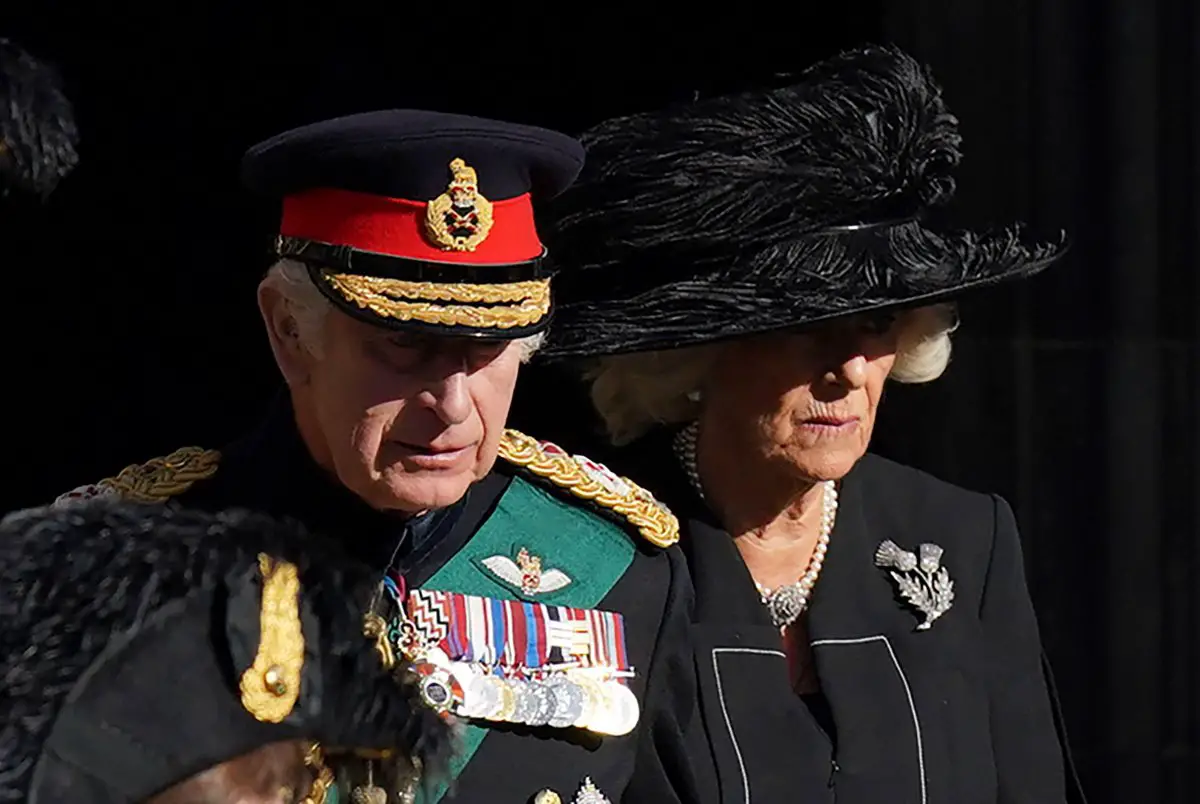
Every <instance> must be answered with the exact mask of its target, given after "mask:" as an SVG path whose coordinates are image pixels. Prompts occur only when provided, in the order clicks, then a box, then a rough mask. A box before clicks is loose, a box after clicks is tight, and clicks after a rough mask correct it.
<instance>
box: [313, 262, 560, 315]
mask: <svg viewBox="0 0 1200 804" xmlns="http://www.w3.org/2000/svg"><path fill="white" fill-rule="evenodd" d="M321 278H322V279H323V280H324V281H325V282H327V283H328V284H329V286H330V287H332V288H333V289H334V290H336V291H337V292H338V293H339V294H340V295H341V296H342V297H343V298H345V299H346V300H348V301H351V302H353V303H354V304H357V305H358V306H359V307H362V308H363V309H364V310H369V311H371V312H372V313H374V314H375V315H377V316H380V317H382V318H394V319H396V320H397V321H420V322H422V323H425V324H442V325H447V326H465V327H495V328H497V329H511V328H513V327H524V326H528V325H530V324H534V323H536V322H538V321H540V320H541V319H542V318H544V317H545V316H546V314H547V313H549V312H550V280H549V279H534V280H529V281H526V282H508V283H505V284H496V285H471V284H465V283H464V284H449V283H441V282H408V281H405V280H402V279H386V278H383V277H376V276H361V275H358V274H337V273H332V272H329V271H322V272H321ZM439 302H451V304H441V303H439ZM454 302H457V304H455V303H454ZM468 305H471V306H468ZM476 305H492V306H476Z"/></svg>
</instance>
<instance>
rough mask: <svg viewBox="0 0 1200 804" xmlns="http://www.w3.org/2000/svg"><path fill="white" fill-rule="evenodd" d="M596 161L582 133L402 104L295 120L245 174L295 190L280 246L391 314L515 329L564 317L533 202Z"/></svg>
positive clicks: (474, 330)
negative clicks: (554, 298) (586, 161)
mask: <svg viewBox="0 0 1200 804" xmlns="http://www.w3.org/2000/svg"><path fill="white" fill-rule="evenodd" d="M582 165H583V149H582V146H581V145H580V144H579V143H578V142H576V141H575V140H573V139H572V138H570V137H568V136H566V135H564V134H559V133H556V132H553V131H548V130H545V129H541V128H535V127H531V126H522V125H515V124H512V123H503V122H499V121H495V120H486V119H481V118H475V117H466V116H462V115H453V114H441V113H435V112H425V111H416V110H391V111H381V112H370V113H365V114H358V115H351V116H349V117H342V118H338V119H335V120H328V121H325V122H321V123H316V124H313V125H308V126H304V127H301V128H298V129H294V130H292V131H288V132H285V133H283V134H280V135H278V136H276V137H273V138H271V139H269V140H267V141H265V142H262V143H260V144H258V145H255V146H254V147H252V148H250V150H249V151H248V152H247V153H246V156H245V158H244V160H243V171H242V173H243V179H244V181H245V183H246V184H247V185H248V187H249V188H250V189H252V190H254V191H257V192H260V193H264V194H269V195H272V196H277V197H282V199H283V217H282V222H281V224H280V228H279V237H278V239H277V241H276V247H277V248H276V250H277V253H278V256H280V257H286V258H292V259H297V260H300V261H302V262H304V263H306V264H307V265H308V268H309V272H310V276H311V277H312V280H313V282H314V283H316V285H317V287H318V288H320V289H321V292H322V293H324V294H325V296H326V297H328V298H329V299H330V300H331V301H332V302H333V303H334V304H336V305H337V306H338V307H339V308H341V309H342V310H344V311H345V312H347V313H348V314H350V315H352V316H354V317H356V318H358V319H360V320H363V321H366V322H368V323H371V324H376V325H379V326H384V327H389V328H395V329H418V330H426V331H432V332H435V333H441V334H453V335H470V336H477V337H492V338H516V337H521V336H524V335H529V334H532V333H535V332H538V331H540V330H542V329H543V328H544V327H545V326H546V325H547V324H548V323H549V320H550V317H551V297H550V271H549V269H548V265H547V263H546V262H545V257H546V249H545V247H544V246H543V245H542V242H541V239H540V238H539V237H538V232H537V228H536V226H535V225H534V215H533V201H534V200H535V199H538V198H550V197H553V196H554V195H557V194H558V193H559V192H561V191H562V190H563V189H564V188H566V187H567V186H568V185H569V184H570V183H571V182H572V181H573V180H574V178H575V176H576V175H577V174H578V172H579V170H580V168H581V167H582Z"/></svg>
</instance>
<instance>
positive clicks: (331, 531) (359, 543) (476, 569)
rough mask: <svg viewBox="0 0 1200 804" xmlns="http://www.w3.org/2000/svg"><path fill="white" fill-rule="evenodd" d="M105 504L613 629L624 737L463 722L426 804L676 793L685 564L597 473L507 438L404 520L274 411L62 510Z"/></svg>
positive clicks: (647, 504) (640, 506) (638, 494)
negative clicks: (275, 527)
mask: <svg viewBox="0 0 1200 804" xmlns="http://www.w3.org/2000/svg"><path fill="white" fill-rule="evenodd" d="M111 493H118V494H122V495H125V496H128V497H133V498H137V499H145V500H162V499H166V498H170V499H172V500H174V501H177V502H178V503H179V504H182V505H185V506H189V507H198V508H203V509H210V510H217V509H224V508H234V507H244V508H251V509H255V510H259V511H263V512H266V513H269V514H272V515H276V516H283V517H292V518H295V519H297V520H299V521H301V522H303V523H304V524H305V525H307V526H308V527H309V528H310V529H312V530H314V531H316V532H320V533H324V534H327V535H329V536H332V537H334V538H336V539H338V540H339V541H340V542H342V543H343V544H344V545H346V546H347V547H348V548H349V549H350V550H351V552H352V553H354V554H355V555H356V556H357V557H359V558H360V559H362V560H363V561H365V562H368V563H369V564H371V565H373V566H377V567H379V569H380V571H381V574H382V572H383V571H384V570H385V569H387V568H388V566H389V565H392V566H393V567H394V568H395V569H396V570H398V572H399V573H400V574H402V575H403V577H404V579H405V581H406V583H407V586H408V588H410V589H412V588H417V587H421V588H426V589H435V590H440V591H451V592H461V593H465V594H470V595H477V596H481V597H486V598H491V599H499V600H526V601H530V602H534V603H539V604H545V605H547V606H564V607H573V608H576V609H595V610H600V611H608V612H617V613H619V614H621V615H623V618H624V631H625V634H624V638H625V646H624V650H625V652H626V653H627V664H628V665H629V666H631V667H632V669H633V671H634V673H635V675H634V677H633V678H632V680H631V681H630V682H629V685H630V688H631V689H632V691H633V692H634V693H635V694H636V696H637V699H638V701H639V703H640V717H639V720H638V725H637V727H636V729H635V730H634V731H633V732H632V733H629V734H626V735H624V736H601V735H598V734H594V733H592V732H589V731H586V730H582V729H576V728H563V729H555V728H551V727H549V726H543V727H536V728H534V727H529V726H522V725H513V724H509V723H499V722H490V721H472V722H471V725H470V726H469V727H468V728H467V731H466V735H465V741H464V745H465V747H466V755H465V756H464V757H463V758H462V761H460V762H459V763H458V765H457V766H456V771H457V774H458V775H457V778H456V780H455V781H454V782H453V784H452V785H451V787H450V789H449V791H448V792H445V794H444V795H443V793H442V791H441V790H438V791H434V792H433V793H432V795H429V796H426V798H427V799H429V800H433V799H437V798H439V797H441V798H442V800H445V801H490V802H514V804H515V803H516V802H525V801H530V800H532V799H533V798H534V797H536V796H537V795H538V794H539V793H540V792H542V791H547V790H548V791H553V792H554V793H555V794H557V795H558V796H559V798H560V799H561V800H562V801H564V802H568V801H571V800H572V798H573V797H575V796H576V795H577V794H578V793H579V792H580V790H581V789H583V788H584V786H585V785H587V783H588V782H590V783H591V787H590V788H588V789H589V790H591V789H594V790H595V791H597V792H598V793H599V794H601V795H603V796H605V797H607V798H608V799H609V800H611V801H619V800H629V799H630V798H631V797H636V793H635V792H634V791H635V790H639V789H648V790H654V791H659V790H664V789H667V790H669V789H671V787H672V785H673V784H674V782H673V781H672V779H671V775H672V773H673V772H674V770H673V768H668V767H666V766H665V764H664V761H663V758H662V757H663V756H664V755H665V754H671V753H678V750H679V749H678V747H676V748H672V749H670V750H668V751H665V752H664V751H661V750H660V747H659V744H660V743H661V742H662V741H663V740H669V739H671V737H670V735H669V734H665V733H662V732H661V730H659V729H658V728H657V726H658V724H660V723H669V724H677V723H678V722H679V721H680V719H681V718H682V719H684V720H687V719H689V716H688V715H687V714H686V712H684V713H678V712H668V711H667V710H668V709H673V708H675V707H679V706H680V705H681V703H680V702H679V701H677V700H676V699H675V698H673V697H672V696H671V694H670V688H671V683H670V676H671V674H672V670H671V667H670V666H669V665H670V664H671V662H672V661H674V659H673V658H672V657H675V656H678V655H681V653H680V651H681V646H682V643H683V640H684V639H685V638H686V628H687V614H686V605H687V602H686V601H687V600H689V599H690V592H689V587H688V580H687V576H686V571H685V569H684V563H683V559H682V554H681V553H680V552H679V550H678V548H677V547H672V546H671V545H672V544H673V543H674V542H675V540H676V538H677V527H678V526H677V522H676V520H675V518H674V517H673V516H672V515H671V514H670V513H669V512H668V511H667V510H666V509H665V508H662V507H661V506H659V505H658V504H657V503H656V502H655V501H654V500H653V498H652V497H650V495H648V494H647V493H646V492H644V491H642V490H641V489H640V488H638V487H637V486H636V485H634V484H632V483H631V482H629V481H627V480H625V479H622V478H618V477H616V476H614V475H612V474H611V473H608V472H607V470H605V469H604V468H603V467H601V466H598V465H596V464H592V463H591V462H589V461H587V460H586V459H582V458H573V457H571V456H568V455H566V453H563V452H561V451H560V450H558V449H557V448H556V447H554V446H553V445H550V444H544V443H538V442H536V441H534V440H532V439H529V438H527V437H525V436H522V435H521V434H519V433H516V432H514V431H508V432H507V433H506V436H505V439H504V444H503V446H502V448H501V460H498V461H497V465H496V467H495V468H494V469H493V471H492V472H491V473H490V474H488V475H487V476H486V477H485V478H483V479H482V480H480V481H479V482H478V483H476V484H474V485H473V486H472V487H471V488H470V490H469V491H468V493H467V494H466V496H465V497H464V498H463V499H462V500H461V501H459V502H458V503H457V504H455V505H453V506H451V507H449V508H446V509H441V510H438V511H434V512H432V513H429V514H426V515H423V516H419V517H408V518H405V517H401V516H397V515H392V514H388V513H381V512H379V511H377V510H374V509H372V508H370V507H368V506H367V505H365V504H364V503H363V502H362V501H361V500H359V499H358V498H357V497H356V496H354V495H352V494H351V493H349V492H348V491H346V490H345V489H344V488H343V487H341V486H340V485H339V484H338V483H337V482H336V481H335V480H333V479H332V478H331V477H329V476H327V475H326V474H325V473H324V472H323V470H321V469H320V468H319V467H318V466H317V465H316V464H315V462H314V461H313V460H312V458H311V457H310V455H309V453H308V451H307V449H306V448H305V446H304V444H303V443H302V441H301V439H300V436H299V434H298V431H297V429H296V426H295V423H294V418H293V413H292V409H291V406H290V404H287V403H286V402H279V403H277V404H276V405H275V407H274V408H273V410H272V411H271V412H270V414H269V415H268V416H267V418H266V420H265V421H264V422H263V424H262V426H261V427H259V428H258V429H257V430H256V431H255V432H253V433H251V434H250V435H249V436H248V437H246V438H243V439H241V440H240V441H237V442H236V443H234V444H232V445H230V446H229V447H228V448H227V449H224V450H221V451H220V452H216V451H211V450H203V449H198V448H185V449H183V450H179V451H177V452H176V453H174V454H172V455H170V456H167V457H166V458H160V459H155V460H153V461H149V462H147V463H145V464H141V465H136V466H131V467H128V468H127V469H125V470H124V471H122V472H121V473H120V474H118V475H116V476H114V477H112V478H109V479H106V480H103V481H101V482H99V483H96V484H92V485H90V486H85V487H81V488H79V489H76V490H74V491H72V492H70V493H68V494H66V495H63V496H62V497H60V498H59V503H60V504H68V503H69V502H70V501H72V500H76V499H80V498H86V497H90V496H94V495H97V494H111ZM522 550H523V551H525V556H526V557H529V556H536V557H537V558H538V559H540V565H541V569H540V575H541V578H543V579H544V578H546V577H548V576H550V575H551V572H552V571H557V572H556V573H555V574H554V575H553V578H554V580H555V582H554V583H550V584H545V586H546V587H547V588H546V590H544V591H534V590H533V589H532V587H527V588H523V587H522V582H521V580H522V579H521V578H519V577H517V576H516V574H515V572H514V571H513V568H514V567H516V566H517V563H518V557H519V555H520V553H521V551H522ZM495 568H499V570H497V569H495ZM564 579H566V582H565V585H564ZM536 581H537V578H535V579H534V582H535V585H536ZM684 708H685V709H686V708H690V706H688V705H686V701H685V702H684Z"/></svg>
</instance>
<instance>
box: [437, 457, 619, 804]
mask: <svg viewBox="0 0 1200 804" xmlns="http://www.w3.org/2000/svg"><path fill="white" fill-rule="evenodd" d="M522 548H524V549H525V550H526V551H527V552H528V553H529V554H530V555H533V556H538V557H540V558H541V561H542V570H543V571H546V570H550V569H558V570H561V571H562V572H564V573H566V574H567V576H568V577H569V578H570V579H571V582H570V583H569V584H567V585H566V586H565V587H563V588H562V589H559V590H557V591H554V592H549V593H546V594H539V595H535V596H533V597H525V596H524V595H522V594H521V591H520V589H519V588H517V587H514V586H512V585H510V584H508V583H506V582H504V581H503V580H502V579H500V578H499V577H497V576H496V575H495V574H494V573H493V572H491V571H490V570H488V569H487V568H486V567H485V566H484V565H483V561H484V559H487V558H490V557H492V556H497V555H501V556H507V557H508V558H510V559H513V560H516V556H517V553H518V552H519V551H520V550H521V549H522ZM633 556H634V544H633V541H632V539H630V537H629V536H628V535H627V534H626V533H625V531H624V530H622V529H621V528H620V527H619V526H617V525H616V524H614V523H612V522H609V521H608V520H607V519H604V518H603V517H600V516H598V515H597V514H593V513H592V512H590V511H588V510H586V509H585V508H583V507H582V506H581V505H580V504H579V503H571V502H568V501H567V500H564V499H562V498H560V497H557V496H554V495H553V494H551V493H549V492H547V491H544V490H542V489H541V488H538V487H537V486H534V485H533V484H531V483H529V482H528V481H526V480H523V479H521V478H520V477H516V478H513V481H512V483H511V485H509V487H508V490H507V491H505V492H504V495H503V496H502V497H501V498H500V501H499V502H498V503H497V505H496V509H495V511H494V512H493V513H492V515H491V516H490V517H489V518H488V519H487V521H486V522H484V523H483V526H482V527H481V528H480V529H479V530H478V531H477V532H476V533H475V535H474V536H473V537H472V538H471V540H470V541H469V542H468V543H467V545H466V547H464V548H463V549H462V550H460V551H459V552H458V553H457V554H456V555H455V556H454V557H453V558H452V559H450V560H449V561H448V562H446V564H444V565H443V566H442V568H441V569H439V570H438V571H437V572H436V573H435V574H434V575H433V577H432V578H430V579H429V581H428V582H427V583H426V584H425V586H424V588H425V589H431V590H435V591H441V592H458V593H460V594H466V595H479V596H482V597H491V598H498V599H503V600H532V601H534V602H538V603H549V604H553V605H556V606H570V607H573V608H580V609H591V608H595V607H596V606H597V605H598V604H599V603H600V601H601V600H603V599H604V596H605V595H607V594H608V593H609V591H610V590H611V589H612V588H613V587H614V586H615V585H616V583H617V581H619V580H620V579H621V576H623V575H624V574H625V571H626V570H627V569H629V565H630V564H631V563H633ZM487 735H488V729H486V728H483V727H480V726H475V725H468V726H467V727H466V729H465V732H464V735H463V744H462V746H461V751H460V753H459V754H458V756H456V757H455V760H454V762H453V763H452V764H451V774H452V775H453V777H455V778H457V777H458V775H459V774H460V773H461V772H462V770H463V768H465V767H466V765H467V763H468V762H470V761H471V757H472V756H474V754H475V752H476V751H477V750H479V746H480V745H481V744H482V743H483V740H484V738H485V737H487ZM447 788H448V785H446V784H442V785H440V786H438V787H437V788H435V789H433V790H431V791H430V792H429V794H428V795H426V794H424V793H420V794H418V796H417V801H418V802H419V804H437V802H438V801H440V800H441V798H442V796H444V795H445V794H446V790H447Z"/></svg>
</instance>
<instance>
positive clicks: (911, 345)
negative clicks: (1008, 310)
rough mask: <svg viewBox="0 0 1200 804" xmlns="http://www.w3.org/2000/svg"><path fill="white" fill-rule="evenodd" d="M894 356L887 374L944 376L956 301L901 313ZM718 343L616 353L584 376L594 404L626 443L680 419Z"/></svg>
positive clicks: (616, 439) (692, 410)
mask: <svg viewBox="0 0 1200 804" xmlns="http://www.w3.org/2000/svg"><path fill="white" fill-rule="evenodd" d="M897 326H899V327H900V335H899V340H898V343H897V346H896V361H895V363H894V364H893V366H892V371H891V374H890V375H888V377H889V379H892V380H895V381H896V382H903V383H923V382H930V381H931V380H936V379H937V378H938V377H940V376H942V373H943V372H944V371H945V370H946V366H947V365H949V363H950V348H951V344H950V333H952V332H953V331H954V330H955V328H956V327H957V326H958V316H957V313H956V312H955V308H954V305H952V304H936V305H932V306H929V307H920V308H917V309H913V310H908V311H906V312H904V313H901V314H900V317H899V321H898V322H897ZM721 348H722V347H721V345H720V344H713V345H706V346H694V347H687V348H683V349H671V350H668V351H662V352H641V353H635V354H627V355H612V356H609V357H602V358H600V359H599V360H597V361H596V363H595V364H594V366H593V368H591V369H590V370H589V371H588V372H587V374H586V375H585V377H586V379H587V380H589V381H590V382H591V394H592V404H593V405H594V406H595V408H596V411H597V412H598V413H599V414H600V417H601V418H602V419H603V420H604V424H605V427H606V429H607V430H608V434H609V438H610V439H611V440H612V442H613V443H614V444H616V445H621V444H628V443H629V442H630V441H633V440H635V439H636V438H638V436H640V435H642V434H643V433H645V432H646V431H648V430H649V429H651V428H652V427H654V426H655V425H660V424H667V425H669V424H682V423H683V422H687V421H691V420H692V419H694V418H695V417H696V416H697V414H698V413H699V411H700V404H701V401H700V393H699V392H700V390H701V388H703V387H704V385H705V384H706V383H707V382H708V381H709V379H710V377H709V374H710V372H711V370H712V366H713V363H714V360H715V358H716V354H717V350H719V349H721Z"/></svg>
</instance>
